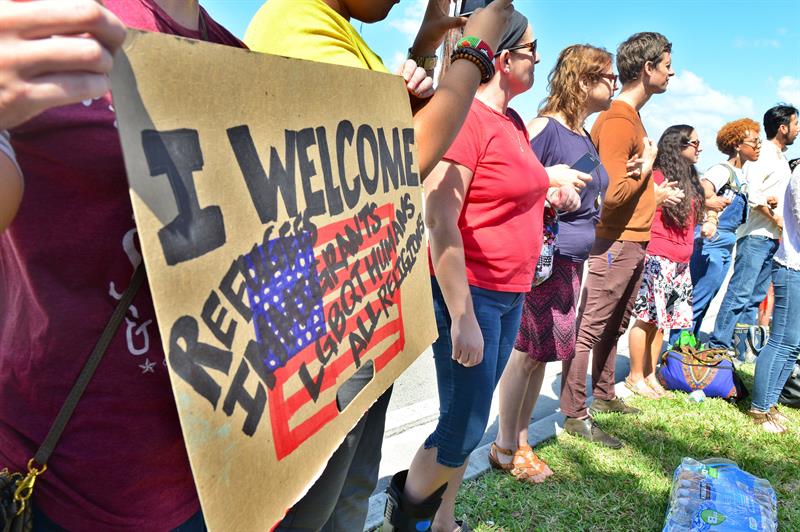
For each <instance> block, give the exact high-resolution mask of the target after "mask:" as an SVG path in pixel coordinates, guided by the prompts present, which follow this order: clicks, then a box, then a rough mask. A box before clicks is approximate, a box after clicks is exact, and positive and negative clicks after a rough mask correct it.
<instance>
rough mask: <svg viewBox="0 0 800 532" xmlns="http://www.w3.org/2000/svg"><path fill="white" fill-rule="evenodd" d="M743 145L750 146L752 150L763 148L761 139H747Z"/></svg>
mask: <svg viewBox="0 0 800 532" xmlns="http://www.w3.org/2000/svg"><path fill="white" fill-rule="evenodd" d="M748 140H749V141H750V142H752V144H750V142H747V141H748ZM742 144H745V145H746V146H750V147H751V148H758V147H759V146H761V139H746V140H743V141H742Z"/></svg>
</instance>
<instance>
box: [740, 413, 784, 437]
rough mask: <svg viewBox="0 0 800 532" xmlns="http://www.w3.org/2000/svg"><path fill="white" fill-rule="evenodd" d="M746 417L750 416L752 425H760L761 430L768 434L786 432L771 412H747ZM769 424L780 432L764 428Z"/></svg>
mask: <svg viewBox="0 0 800 532" xmlns="http://www.w3.org/2000/svg"><path fill="white" fill-rule="evenodd" d="M747 415H748V416H750V419H752V420H753V423H755V424H756V425H760V426H761V428H762V429H764V430H765V431H767V432H769V433H770V434H783V433H784V432H786V427H784V426H783V425H781V424H780V423H779V422H778V420H777V419H776V418H775V416H774V415H773V414H772V412H758V411H755V410H748V411H747ZM770 423H771V424H772V425H774V426H775V427H777V428H778V429H780V430H776V431H773V430H768V429H767V428H766V425H768V424H770Z"/></svg>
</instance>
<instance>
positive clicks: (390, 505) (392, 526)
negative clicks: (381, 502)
mask: <svg viewBox="0 0 800 532" xmlns="http://www.w3.org/2000/svg"><path fill="white" fill-rule="evenodd" d="M407 476H408V469H406V470H405V471H400V472H399V473H396V474H395V475H394V476H393V477H392V481H391V482H390V483H389V487H388V488H386V508H385V510H384V512H383V529H382V530H383V532H426V531H429V530H430V529H431V524H432V523H433V517H434V516H435V515H436V510H438V509H439V505H440V504H441V503H442V495H443V494H444V490H446V489H447V484H445V485H444V486H441V487H440V488H439V489H438V490H436V491H435V492H434V493H433V494H432V495H431V496H430V497H428V498H427V499H425V500H424V501H422V502H421V503H418V504H412V503H411V502H409V500H408V499H407V498H406V497H405V496H404V495H403V489H404V488H405V487H406V477H407Z"/></svg>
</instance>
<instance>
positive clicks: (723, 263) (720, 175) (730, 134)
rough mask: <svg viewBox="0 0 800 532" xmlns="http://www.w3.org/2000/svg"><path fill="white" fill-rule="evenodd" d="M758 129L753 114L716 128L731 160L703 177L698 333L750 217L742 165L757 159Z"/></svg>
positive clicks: (695, 303) (696, 259) (697, 249)
mask: <svg viewBox="0 0 800 532" xmlns="http://www.w3.org/2000/svg"><path fill="white" fill-rule="evenodd" d="M760 129H761V128H760V127H759V125H758V122H756V121H754V120H751V119H749V118H741V119H739V120H734V121H733V122H729V123H727V124H725V125H724V126H722V128H720V130H719V132H718V133H717V148H719V151H721V152H722V153H724V154H725V155H727V156H728V160H727V161H725V162H722V163H719V164H715V165H714V166H712V167H710V168H709V169H708V170H707V171H706V173H705V174H703V178H702V180H701V183H702V185H703V189H704V190H705V194H706V209H707V213H706V217H705V221H704V222H703V225H702V226H701V227H700V228H698V229H697V230H696V231H695V242H694V252H693V254H692V259H691V263H690V270H691V275H692V284H693V286H694V287H693V299H692V314H693V316H692V328H691V331H692V332H693V333H694V334H695V335H697V333H698V332H699V331H700V326H701V325H702V324H703V318H704V317H705V315H706V311H707V310H708V307H709V305H710V304H711V300H712V299H714V296H716V295H717V292H718V291H719V289H720V287H721V286H722V282H723V281H724V280H725V276H726V275H727V274H728V269H729V268H730V265H731V256H732V253H733V246H734V244H736V229H737V228H738V227H739V226H740V225H741V224H742V223H744V221H745V220H746V219H747V211H748V208H747V187H746V183H745V179H744V174H743V173H742V166H743V165H744V163H746V162H747V161H755V160H757V159H758V155H759V152H760V149H761V139H759V137H758V135H759V131H760ZM719 211H721V212H719ZM680 332H681V330H680V329H675V330H674V331H673V333H672V336H671V337H670V343H674V342H675V341H676V340H677V339H678V337H679V335H680Z"/></svg>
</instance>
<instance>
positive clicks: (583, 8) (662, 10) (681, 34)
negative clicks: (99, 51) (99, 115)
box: [201, 0, 800, 170]
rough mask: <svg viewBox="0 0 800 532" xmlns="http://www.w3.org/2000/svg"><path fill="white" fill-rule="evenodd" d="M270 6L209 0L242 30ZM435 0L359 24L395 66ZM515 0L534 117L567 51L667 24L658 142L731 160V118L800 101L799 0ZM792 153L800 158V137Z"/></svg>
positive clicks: (655, 115)
mask: <svg viewBox="0 0 800 532" xmlns="http://www.w3.org/2000/svg"><path fill="white" fill-rule="evenodd" d="M262 3H263V0H205V1H203V0H201V4H202V5H203V6H204V7H205V8H206V9H207V10H208V11H209V12H210V13H211V15H212V16H213V17H214V18H215V19H217V20H218V21H219V22H220V23H222V24H223V25H224V26H226V27H227V28H228V29H230V30H231V31H232V32H233V33H235V34H236V35H237V36H239V37H241V36H243V35H244V32H245V29H246V28H247V24H248V22H249V21H250V19H251V18H252V16H253V14H254V13H255V12H256V11H257V10H258V8H259V7H260V6H261V4H262ZM426 5H427V0H402V1H401V2H400V3H399V4H398V5H396V6H395V7H394V9H393V10H392V12H391V13H390V15H389V17H388V18H387V19H386V20H384V21H382V22H380V23H377V24H363V25H362V24H361V23H359V22H357V21H354V25H355V26H356V28H357V29H359V30H360V31H361V33H362V35H363V36H364V38H365V40H366V41H367V43H368V44H369V45H370V46H371V47H372V48H373V49H374V50H375V51H376V52H378V54H380V55H381V57H383V60H384V62H385V63H386V65H387V66H388V67H389V68H390V69H394V68H395V67H396V66H397V65H398V64H399V63H400V62H401V61H402V59H403V58H404V56H405V53H406V50H407V48H408V46H409V45H410V43H411V41H412V40H413V36H414V34H415V29H416V28H417V27H418V26H419V21H420V20H421V19H422V14H423V12H424V8H425V6H426ZM514 5H515V7H516V8H517V9H518V10H519V11H521V12H522V13H523V14H525V15H526V16H527V17H528V19H529V20H530V21H531V23H532V24H533V27H534V32H535V33H536V37H537V38H538V40H539V43H538V44H539V53H540V55H541V63H539V64H538V65H537V67H536V68H537V70H536V83H535V85H534V87H533V89H531V90H530V91H529V92H527V93H525V94H522V95H520V96H518V97H517V98H516V99H515V100H514V101H513V102H512V106H513V107H514V108H515V109H517V111H519V112H520V114H521V115H522V116H523V118H525V120H526V121H527V120H529V119H530V118H532V117H533V116H535V114H536V108H537V107H538V105H539V102H541V100H542V99H543V98H544V97H545V95H546V87H547V74H548V72H549V71H550V69H551V68H552V67H553V65H554V64H555V60H556V58H557V56H558V53H559V52H560V51H561V50H562V49H563V48H565V47H566V46H569V45H570V44H575V43H589V44H593V45H596V46H603V47H605V48H606V49H608V50H609V51H611V52H614V51H615V50H616V47H617V45H618V44H619V43H620V42H621V41H622V40H624V39H625V38H626V37H628V36H629V35H631V34H632V33H636V32H638V31H658V32H661V33H663V34H664V35H666V36H667V38H669V39H670V40H671V41H672V43H673V50H672V58H673V67H674V68H675V71H676V72H677V76H676V77H675V78H674V79H673V80H672V82H671V83H670V88H669V90H668V92H667V93H666V94H663V95H658V96H655V97H653V99H651V101H650V102H649V103H648V104H647V105H646V106H645V107H644V109H643V110H642V116H643V119H644V123H645V127H646V128H647V130H648V133H649V134H650V135H651V136H652V137H654V138H655V139H657V138H658V136H659V135H660V134H661V132H662V131H663V130H664V129H665V128H666V127H667V126H669V125H671V124H678V123H687V124H690V125H692V126H694V127H695V128H696V129H697V130H698V133H699V135H700V139H701V143H702V147H703V148H704V149H705V151H704V152H703V154H702V155H701V158H700V163H699V166H700V169H701V170H704V169H705V168H706V167H707V166H709V165H711V164H713V163H714V162H717V161H718V160H720V159H722V158H723V156H722V154H721V153H719V152H718V151H717V149H716V147H715V143H714V139H715V136H716V131H717V129H718V128H719V127H720V126H721V125H722V124H724V123H725V122H727V121H729V120H734V119H736V118H741V117H744V116H747V117H750V118H753V119H755V120H756V121H758V122H761V118H762V116H763V114H764V111H766V110H767V109H768V108H769V107H771V106H773V105H774V104H775V103H777V102H779V101H785V102H789V103H792V104H793V105H795V106H796V107H800V2H798V1H794V0H792V1H788V0H787V1H783V0H780V1H759V0H749V1H742V0H713V1H701V0H694V1H684V0H677V1H668V0H662V1H653V0H635V1H634V0H629V1H619V2H609V1H602V0H595V1H592V0H572V1H569V0H563V1H562V0H550V1H542V0H516V1H515V2H514ZM762 137H763V132H762ZM787 155H788V157H789V158H794V157H800V139H798V141H796V142H795V145H794V146H792V147H791V148H790V149H789V152H788V153H787Z"/></svg>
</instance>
